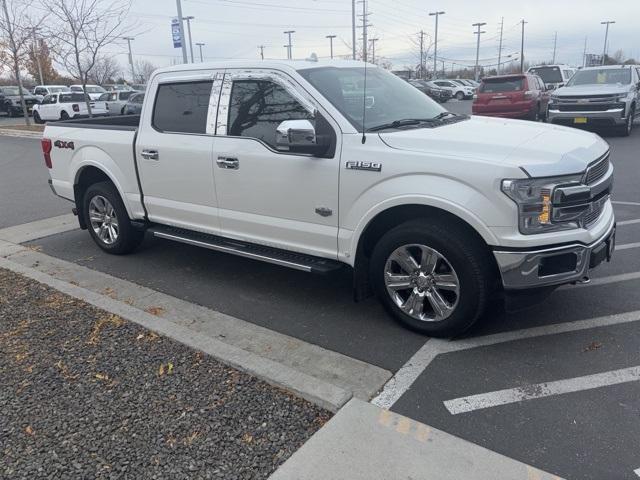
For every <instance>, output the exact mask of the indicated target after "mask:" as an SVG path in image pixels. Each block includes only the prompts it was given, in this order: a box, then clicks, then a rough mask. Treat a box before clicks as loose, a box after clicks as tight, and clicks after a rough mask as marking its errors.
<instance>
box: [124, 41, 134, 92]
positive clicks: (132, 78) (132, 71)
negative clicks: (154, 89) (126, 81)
mask: <svg viewBox="0 0 640 480" xmlns="http://www.w3.org/2000/svg"><path fill="white" fill-rule="evenodd" d="M122 40H126V41H127V44H129V65H130V66H131V83H136V73H135V71H134V69H133V55H132V53H131V40H135V38H134V37H122Z"/></svg>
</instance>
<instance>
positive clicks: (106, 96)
mask: <svg viewBox="0 0 640 480" xmlns="http://www.w3.org/2000/svg"><path fill="white" fill-rule="evenodd" d="M98 100H100V101H101V102H108V101H109V100H111V95H110V94H109V93H103V94H102V95H100V97H98Z"/></svg>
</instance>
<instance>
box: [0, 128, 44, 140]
mask: <svg viewBox="0 0 640 480" xmlns="http://www.w3.org/2000/svg"><path fill="white" fill-rule="evenodd" d="M42 133H43V132H28V131H21V130H14V129H9V128H0V135H2V136H5V137H17V138H42Z"/></svg>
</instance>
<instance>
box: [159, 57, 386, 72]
mask: <svg viewBox="0 0 640 480" xmlns="http://www.w3.org/2000/svg"><path fill="white" fill-rule="evenodd" d="M364 65H365V64H364V62H360V61H355V60H318V61H314V60H226V61H219V62H202V63H184V64H180V65H174V66H172V67H166V68H160V69H158V70H156V73H165V72H189V71H195V70H220V69H225V68H269V69H274V70H289V71H292V70H293V71H300V70H308V69H312V68H318V67H334V68H358V67H359V68H362V67H364ZM367 68H377V67H376V65H373V64H367Z"/></svg>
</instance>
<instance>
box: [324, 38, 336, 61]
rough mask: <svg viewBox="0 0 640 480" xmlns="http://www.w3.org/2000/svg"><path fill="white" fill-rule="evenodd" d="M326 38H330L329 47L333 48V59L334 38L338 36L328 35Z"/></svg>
mask: <svg viewBox="0 0 640 480" xmlns="http://www.w3.org/2000/svg"><path fill="white" fill-rule="evenodd" d="M325 38H328V39H329V48H330V49H331V60H333V39H334V38H336V36H335V35H327V36H326V37H325Z"/></svg>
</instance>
